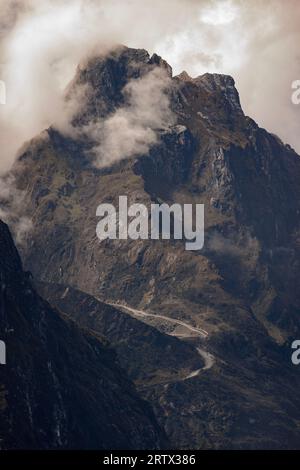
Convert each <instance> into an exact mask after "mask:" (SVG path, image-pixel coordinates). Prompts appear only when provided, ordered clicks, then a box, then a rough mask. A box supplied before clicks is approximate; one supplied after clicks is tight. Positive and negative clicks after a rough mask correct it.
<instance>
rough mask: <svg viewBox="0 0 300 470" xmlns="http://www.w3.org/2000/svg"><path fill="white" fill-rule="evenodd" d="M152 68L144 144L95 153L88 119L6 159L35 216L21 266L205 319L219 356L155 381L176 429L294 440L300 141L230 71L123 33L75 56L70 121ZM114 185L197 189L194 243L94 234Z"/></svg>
mask: <svg viewBox="0 0 300 470" xmlns="http://www.w3.org/2000/svg"><path fill="white" fill-rule="evenodd" d="M153 70H159V74H156V76H160V73H162V75H163V76H164V77H166V82H165V83H166V87H165V89H164V96H165V97H167V99H168V100H169V103H170V106H169V108H170V114H165V116H164V120H163V122H160V125H159V126H158V127H157V128H155V129H154V131H155V135H156V139H154V140H153V142H152V144H151V145H150V146H149V149H148V151H147V152H144V153H143V152H142V151H141V152H140V153H139V154H138V155H136V154H134V155H131V156H130V157H129V158H125V159H122V160H120V161H119V160H115V161H114V162H113V163H112V164H110V165H108V166H106V167H105V168H99V167H96V166H95V164H94V163H95V162H94V161H93V159H92V158H91V153H90V150H91V148H92V147H93V145H94V144H95V143H94V142H93V138H94V134H92V135H91V134H90V133H85V134H84V133H81V132H79V135H77V137H74V138H70V137H66V136H64V135H62V134H61V133H59V132H58V131H57V130H55V129H52V128H51V129H48V130H47V131H45V132H44V133H43V135H41V136H40V137H39V138H37V139H34V140H33V141H32V142H31V143H30V144H29V145H28V146H27V148H26V150H25V151H24V153H23V154H22V156H21V157H20V160H19V162H18V163H17V164H16V166H15V169H14V173H15V177H16V184H17V186H18V188H20V189H22V190H25V191H26V194H27V196H26V208H25V210H24V212H25V214H27V215H28V216H30V217H31V218H32V222H33V230H32V231H31V233H30V237H29V239H28V243H27V246H26V247H24V248H22V253H23V255H24V259H25V264H26V267H28V269H30V270H31V271H32V272H33V274H34V276H35V277H36V278H37V279H41V280H43V281H46V282H51V283H58V284H64V285H71V286H73V287H76V288H78V289H80V290H82V291H85V292H87V293H89V294H91V295H93V296H96V297H98V298H101V299H103V300H104V301H111V302H116V301H117V302H121V303H124V304H127V305H130V306H132V307H135V308H140V309H143V310H147V311H150V312H153V313H158V312H159V313H160V314H163V315H166V316H168V317H173V318H176V319H182V320H185V321H187V322H189V323H190V324H191V325H194V326H196V327H200V328H204V329H205V330H206V331H207V332H208V339H207V347H208V349H209V350H210V351H211V352H212V353H213V354H214V355H215V356H216V357H217V359H218V358H219V361H220V362H218V360H217V361H216V364H215V366H214V367H213V368H211V369H210V370H209V371H207V372H206V373H205V374H204V375H202V376H201V375H199V377H196V378H195V379H193V381H190V382H188V383H182V384H179V385H178V384H175V385H171V386H170V387H171V390H172V393H171V392H170V389H168V390H167V391H166V390H164V391H162V390H159V392H157V393H156V392H154V394H153V397H152V398H153V400H154V402H156V403H157V404H158V411H157V413H158V416H159V418H160V419H161V420H162V422H163V423H164V425H165V427H166V429H168V433H169V435H171V436H172V438H173V439H174V441H173V442H176V444H177V445H179V446H180V445H184V446H188V445H189V443H191V442H193V444H194V445H195V446H210V447H213V446H215V447H222V446H223V447H224V446H226V447H230V446H237V447H262V446H263V445H265V446H267V447H272V446H273V447H288V446H289V445H291V446H293V447H295V446H297V442H299V436H298V431H297V427H298V423H299V420H300V409H299V406H298V401H297V398H296V397H295V396H294V387H295V386H296V384H298V377H297V371H296V370H295V368H293V366H291V363H290V355H289V349H288V345H289V341H290V339H291V338H293V339H294V338H296V337H297V335H298V334H299V326H300V323H299V310H300V294H299V289H297V283H298V278H299V274H300V266H299V260H300V256H299V255H300V253H299V249H300V243H299V234H300V227H299V214H300V212H299V211H300V197H299V196H300V194H299V193H300V189H299V184H298V182H299V177H300V157H299V156H298V155H297V154H296V153H295V152H294V151H293V150H292V149H291V148H290V147H289V146H286V145H284V144H283V143H282V142H281V141H280V140H279V139H278V138H277V137H276V136H273V135H271V134H269V133H268V132H266V131H265V130H264V129H261V128H259V127H258V126H257V125H256V123H255V122H254V121H253V120H251V119H250V118H249V117H247V116H245V115H244V113H243V111H242V108H241V105H240V100H239V96H238V92H237V90H236V88H235V86H234V80H233V79H232V78H231V77H227V76H223V75H216V74H205V75H203V76H200V77H197V78H195V79H192V78H191V77H189V76H188V75H187V74H186V73H182V74H180V75H179V76H177V77H172V74H171V68H170V67H169V66H168V65H167V64H166V63H165V62H164V61H163V60H162V59H161V58H159V57H158V56H156V55H154V56H152V57H150V56H149V55H148V53H147V52H146V51H144V50H135V49H128V48H125V47H121V48H118V49H117V50H116V51H113V52H112V53H110V54H109V55H108V56H105V57H98V58H95V59H91V60H90V61H88V62H87V63H86V64H85V65H82V66H81V67H79V69H78V71H77V74H76V77H75V79H74V81H73V82H72V83H71V85H70V87H69V90H68V93H69V94H72V90H73V91H74V89H76V87H77V86H78V85H80V86H82V87H83V88H82V89H83V90H85V91H84V92H85V94H86V96H85V104H84V106H83V107H82V108H81V110H80V112H79V113H78V114H77V115H76V117H75V118H74V126H75V127H76V129H77V130H82V129H87V128H88V126H89V125H91V124H93V125H94V124H95V122H99V120H100V122H103V120H104V121H105V120H107V119H109V118H110V117H111V116H112V115H113V114H114V113H115V112H116V111H118V110H120V109H122V107H123V106H124V105H125V106H126V105H128V103H127V100H128V95H127V92H126V90H128V88H126V86H127V85H128V84H131V85H130V86H131V89H132V83H136V82H137V81H138V80H139V79H140V78H141V77H144V76H146V75H147V74H148V73H150V72H152V71H153ZM145 99H146V96H145ZM98 137H99V136H98ZM115 137H116V139H117V137H118V135H117V132H116V133H115ZM101 138H103V135H100V142H98V145H100V146H101ZM102 143H103V142H102ZM112 143H113V140H112ZM103 144H104V143H103ZM108 153H109V151H108ZM120 195H127V196H128V198H129V203H130V204H131V203H134V202H141V203H144V204H145V205H146V206H149V204H150V203H151V202H160V203H162V202H166V203H168V204H172V203H174V202H176V203H202V204H205V244H204V248H203V250H202V251H200V252H188V251H186V250H185V247H184V243H182V242H181V241H168V240H163V241H161V240H137V241H134V240H107V241H105V242H100V241H99V240H98V239H97V237H96V233H95V229H96V224H97V218H96V215H95V214H96V208H97V206H98V205H99V204H100V203H102V202H110V203H113V204H115V206H117V205H118V197H119V196H120ZM251 381H252V383H255V387H252V386H251V384H250V382H251ZM222 386H223V387H224V390H226V392H224V393H222V392H221V388H222ZM285 388H286V389H287V391H286V394H285V399H286V402H284V401H285V400H283V398H282V397H283V395H284V390H285ZM211 390H214V392H213V394H212V393H211ZM182 394H185V399H184V400H183V399H182ZM230 394H232V396H234V397H235V400H234V403H233V402H232V400H231V399H229V398H228V396H229V395H230ZM245 396H246V398H245ZM266 396H267V397H268V399H267V400H266V401H264V397H266ZM199 397H200V398H199ZM155 400H156V401H155ZM174 402H175V403H176V406H175V407H173V408H172V405H171V404H173V405H174ZM199 402H200V403H199ZM208 403H209V405H207V404H208ZM208 408H209V411H208ZM224 409H225V411H224ZM162 410H163V412H162ZM194 410H200V411H199V413H198V412H194ZM291 410H293V411H291ZM178 413H179V415H180V420H181V423H182V424H181V427H180V429H179V427H178V426H177V425H176V422H177V421H178V419H179V417H178ZM185 413H187V415H186V414H185ZM250 415H251V416H252V415H255V418H253V419H254V420H255V423H256V424H255V426H253V423H252V417H251V416H250ZM186 416H188V417H186ZM259 416H262V419H259ZM221 422H222V425H221V424H220V423H221ZM268 423H269V424H268ZM270 423H273V425H272V426H270ZM176 426H177V428H176Z"/></svg>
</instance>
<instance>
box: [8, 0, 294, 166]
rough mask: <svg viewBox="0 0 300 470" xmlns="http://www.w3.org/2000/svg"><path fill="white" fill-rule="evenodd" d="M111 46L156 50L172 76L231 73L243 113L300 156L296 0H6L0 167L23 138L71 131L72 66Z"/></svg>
mask: <svg viewBox="0 0 300 470" xmlns="http://www.w3.org/2000/svg"><path fill="white" fill-rule="evenodd" d="M114 43H123V44H125V45H128V46H131V47H141V48H145V49H147V50H148V51H149V52H150V53H153V52H156V53H158V54H159V55H161V56H163V57H164V58H165V59H166V60H167V61H168V62H169V63H170V65H172V67H173V71H174V73H175V74H177V73H180V72H181V71H182V70H183V69H185V70H186V71H187V72H188V73H189V74H190V75H191V76H197V75H200V74H203V73H205V72H207V71H209V72H218V73H225V74H230V75H232V76H233V77H234V79H235V80H236V85H237V88H238V90H239V92H240V97H241V103H242V106H243V108H244V111H245V112H246V114H248V115H250V116H251V117H253V118H254V119H255V120H256V121H257V122H258V124H260V125H262V126H264V127H266V128H267V129H268V130H269V131H271V132H274V133H276V134H278V135H279V136H280V137H281V138H282V140H283V141H284V142H287V143H290V144H291V145H292V146H293V147H294V148H295V149H296V150H297V151H298V152H299V153H300V105H299V106H296V105H293V104H292V102H291V94H292V89H291V83H292V82H293V81H294V80H296V79H300V1H299V0H285V1H283V0H142V1H141V0H0V79H2V80H4V81H5V82H6V87H7V104H6V105H0V139H1V156H0V159H1V160H0V170H1V171H4V170H5V169H7V168H8V167H9V166H10V164H11V163H12V161H13V158H14V154H15V152H16V150H17V148H18V147H19V146H20V145H21V143H22V142H24V141H25V140H28V139H29V138H31V137H33V136H34V135H36V134H37V133H39V132H40V131H41V130H43V129H44V128H46V127H48V126H49V125H50V124H52V123H54V124H56V125H58V126H60V127H62V128H66V126H67V122H68V112H66V111H65V109H64V105H63V101H62V92H63V89H64V87H65V86H66V84H67V83H68V81H69V80H70V79H71V78H72V76H73V74H74V72H75V68H76V65H77V64H78V62H80V61H81V60H83V58H84V57H86V55H87V54H89V53H91V52H93V51H99V52H102V51H105V50H106V49H107V48H109V47H111V45H112V44H114Z"/></svg>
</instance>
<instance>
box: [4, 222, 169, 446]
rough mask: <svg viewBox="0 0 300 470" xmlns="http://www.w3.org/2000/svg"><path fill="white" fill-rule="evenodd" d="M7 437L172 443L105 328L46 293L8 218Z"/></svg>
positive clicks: (14, 441) (8, 442) (40, 442)
mask: <svg viewBox="0 0 300 470" xmlns="http://www.w3.org/2000/svg"><path fill="white" fill-rule="evenodd" d="M0 273H1V318H0V331H1V339H2V340H5V343H6V348H7V364H6V365H1V366H0V367H1V368H0V397H1V399H0V415H1V419H0V423H1V424H0V437H1V448H3V449H29V448H35V449H36V448H38V449H55V448H94V449H111V448H113V449H116V448H119V449H120V448H122V449H124V448H133V449H136V448H149V447H151V448H157V447H160V446H161V445H163V443H164V442H165V440H164V435H163V433H162V432H161V431H160V429H159V427H158V425H157V424H156V421H155V419H154V415H153V413H152V411H151V409H150V406H149V405H148V404H147V403H146V402H144V401H142V400H141V399H140V398H139V396H138V395H137V393H136V391H135V389H134V386H133V385H132V383H131V382H130V381H129V380H128V379H127V377H126V376H125V374H124V372H123V371H122V370H121V369H120V367H119V366H118V364H117V361H116V355H115V352H114V351H113V350H112V349H111V348H110V347H108V345H107V342H106V341H105V340H103V339H101V337H99V335H98V336H97V335H96V334H91V333H89V332H88V331H87V330H84V329H81V328H79V327H77V326H76V325H75V323H74V322H72V321H70V320H69V319H67V317H65V316H62V315H61V314H59V313H58V311H56V310H54V309H53V308H51V307H50V305H49V304H48V303H47V302H46V301H45V300H43V299H42V298H41V297H39V296H38V295H37V294H36V292H35V290H34V288H33V287H32V284H31V279H30V274H29V273H26V272H24V271H23V270H22V266H21V262H20V258H19V255H18V253H17V251H16V249H15V247H14V244H13V241H12V238H11V236H10V233H9V231H8V228H7V226H6V225H4V224H3V223H2V222H0Z"/></svg>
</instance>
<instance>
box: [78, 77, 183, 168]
mask: <svg viewBox="0 0 300 470" xmlns="http://www.w3.org/2000/svg"><path fill="white" fill-rule="evenodd" d="M170 85H171V79H170V77H169V76H168V75H167V72H166V71H165V70H164V69H160V68H154V69H152V70H151V71H150V72H148V73H147V74H146V75H144V76H142V77H141V78H139V79H133V80H131V81H130V82H129V83H128V84H127V85H126V86H125V88H124V90H123V94H124V97H125V103H126V104H125V105H124V106H122V107H121V108H119V109H117V111H115V112H114V113H113V114H112V115H111V116H109V117H108V118H107V119H105V120H98V121H96V122H93V123H91V124H89V125H88V126H87V127H86V128H85V129H84V130H83V132H84V133H87V134H88V135H89V137H90V138H92V140H93V141H94V142H95V145H94V148H93V150H92V155H93V156H94V159H95V164H96V166H98V167H102V166H106V165H109V164H112V163H115V162H116V161H119V160H121V159H124V158H128V157H133V156H135V155H143V154H147V153H148V151H149V148H150V147H151V146H152V145H154V144H155V143H156V142H157V140H158V132H157V131H158V130H159V129H164V128H166V127H168V126H169V125H170V124H172V123H173V121H174V117H173V115H172V112H171V110H170V106H169V105H170V103H169V98H168V95H167V89H168V88H169V87H170Z"/></svg>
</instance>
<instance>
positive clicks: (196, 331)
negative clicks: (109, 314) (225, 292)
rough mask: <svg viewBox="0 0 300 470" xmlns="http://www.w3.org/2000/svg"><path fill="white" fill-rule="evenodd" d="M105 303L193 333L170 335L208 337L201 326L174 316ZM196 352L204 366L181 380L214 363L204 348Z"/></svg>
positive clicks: (137, 315) (213, 359) (191, 376)
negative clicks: (198, 326)
mask: <svg viewBox="0 0 300 470" xmlns="http://www.w3.org/2000/svg"><path fill="white" fill-rule="evenodd" d="M106 303H108V305H111V306H112V307H115V308H119V309H124V310H125V311H127V312H128V313H129V314H131V315H132V316H135V317H144V318H145V317H150V318H154V319H156V320H157V319H158V318H159V319H161V320H164V321H166V322H168V323H171V324H173V325H179V326H182V327H184V328H186V329H187V331H188V332H190V333H193V334H190V335H189V334H188V333H187V334H182V333H178V334H176V332H173V333H171V334H170V333H169V334H170V335H171V336H176V337H178V338H187V337H189V336H194V335H195V334H196V335H198V336H201V337H202V338H207V337H208V332H207V331H206V330H204V329H203V328H196V327H195V326H191V325H189V324H188V323H186V322H184V321H182V320H177V319H176V318H171V317H166V316H165V315H159V314H155V313H149V312H145V311H144V310H138V309H136V308H133V307H129V306H128V305H125V304H121V303H113V302H106ZM197 352H198V354H199V356H201V358H202V359H203V360H204V367H202V368H201V369H197V370H195V371H193V372H191V373H190V374H188V375H186V376H185V377H183V378H182V379H181V381H184V380H188V379H191V378H193V377H197V376H198V375H199V374H200V373H201V372H203V371H205V370H208V369H210V368H211V367H212V366H213V365H214V363H215V358H214V356H213V355H212V354H210V353H209V352H207V351H205V350H204V349H201V348H199V347H197Z"/></svg>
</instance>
